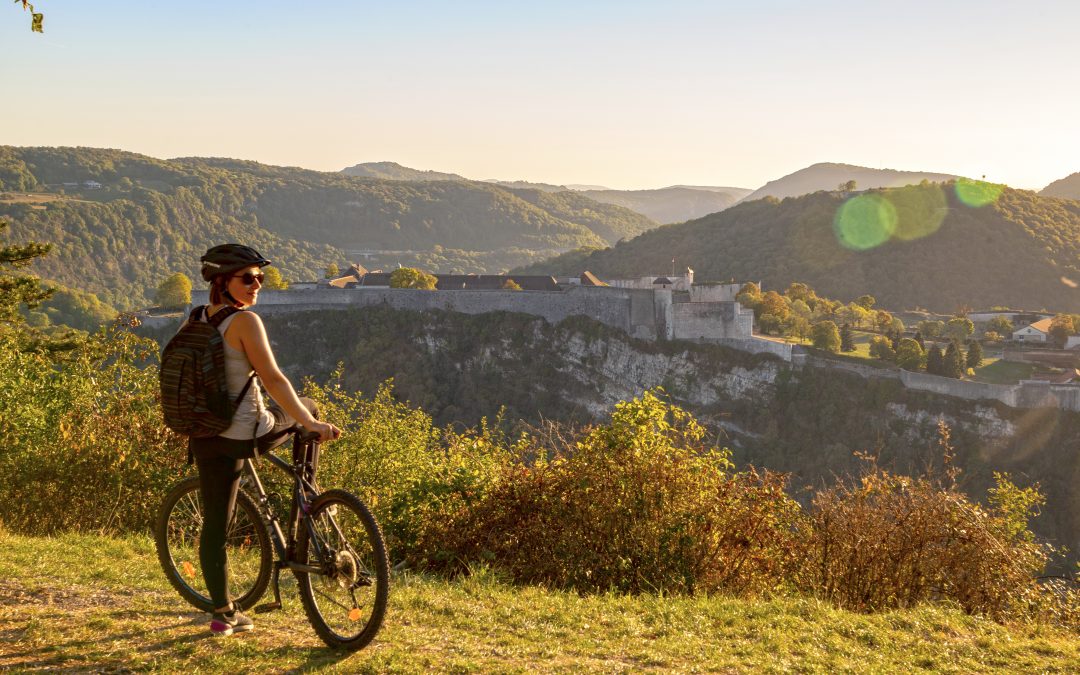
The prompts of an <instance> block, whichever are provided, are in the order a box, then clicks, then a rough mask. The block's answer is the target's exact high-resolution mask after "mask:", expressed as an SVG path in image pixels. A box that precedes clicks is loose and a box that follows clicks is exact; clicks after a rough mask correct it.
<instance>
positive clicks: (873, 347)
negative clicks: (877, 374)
mask: <svg viewBox="0 0 1080 675" xmlns="http://www.w3.org/2000/svg"><path fill="white" fill-rule="evenodd" d="M870 358H874V359H881V360H882V361H893V360H895V359H896V352H895V351H894V350H893V348H892V341H891V340H889V338H887V337H885V336H884V335H875V336H874V337H872V338H870Z"/></svg>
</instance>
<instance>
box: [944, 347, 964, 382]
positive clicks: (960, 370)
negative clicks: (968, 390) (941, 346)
mask: <svg viewBox="0 0 1080 675" xmlns="http://www.w3.org/2000/svg"><path fill="white" fill-rule="evenodd" d="M941 374H942V375H944V376H945V377H951V378H953V379H956V380H959V379H960V378H962V377H963V376H964V357H963V355H962V354H961V353H960V346H959V345H958V344H957V343H956V341H955V340H954V341H952V342H950V343H949V346H948V347H946V348H945V358H944V359H942V366H941Z"/></svg>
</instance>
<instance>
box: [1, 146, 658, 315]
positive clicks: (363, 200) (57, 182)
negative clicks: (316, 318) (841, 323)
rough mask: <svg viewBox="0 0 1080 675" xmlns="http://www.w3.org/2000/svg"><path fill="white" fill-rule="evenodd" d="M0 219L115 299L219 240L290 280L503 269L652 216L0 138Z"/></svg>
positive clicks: (579, 203) (610, 239) (503, 193)
mask: <svg viewBox="0 0 1080 675" xmlns="http://www.w3.org/2000/svg"><path fill="white" fill-rule="evenodd" d="M7 192H20V193H24V192H32V193H36V194H37V195H38V196H37V197H35V196H34V194H31V195H16V196H15V197H10V196H8V197H5V196H4V193H7ZM0 218H3V219H5V220H7V221H10V223H11V229H10V230H9V231H8V232H7V233H6V234H9V239H10V241H11V242H12V243H19V242H23V241H28V240H38V241H43V242H47V243H52V244H54V252H53V254H51V255H49V256H47V257H46V258H45V259H44V260H42V261H40V263H36V264H35V270H36V271H37V272H38V274H40V275H41V276H43V277H46V278H51V279H55V280H56V281H57V282H59V283H61V284H63V285H65V286H68V287H71V288H79V289H82V290H87V291H90V292H93V293H96V294H98V296H99V297H100V298H101V299H103V300H105V301H107V302H108V303H110V304H111V305H113V306H114V307H117V308H118V309H130V308H132V307H144V306H147V305H149V304H152V296H153V292H154V289H155V287H156V286H157V284H159V283H160V282H161V280H162V279H163V278H164V276H168V274H171V273H172V272H177V271H180V272H184V273H185V274H187V275H188V276H189V277H191V278H192V279H197V278H198V260H197V258H198V255H197V254H198V253H201V251H203V250H205V249H206V248H207V247H209V246H210V245H213V244H216V243H221V242H222V240H234V241H243V242H245V243H248V244H251V245H252V246H255V247H256V248H258V249H259V250H260V251H262V252H263V253H265V254H266V255H268V256H270V258H271V259H272V260H274V261H275V264H276V265H277V266H278V267H279V268H280V269H281V270H282V273H283V275H285V277H286V279H290V280H293V281H296V280H312V279H315V278H318V277H320V276H321V275H322V271H323V270H325V268H326V266H327V265H329V264H330V263H334V264H337V265H338V266H339V267H340V266H342V265H343V264H345V263H348V262H353V261H357V260H358V256H362V255H364V253H362V252H369V251H375V252H385V254H386V255H388V256H390V257H389V259H385V258H384V259H383V261H384V264H394V263H396V262H401V261H404V262H406V263H412V262H417V261H421V260H423V261H426V262H436V261H445V265H446V267H447V268H448V269H439V268H438V267H435V268H434V269H433V270H432V271H455V269H456V268H457V267H458V266H460V265H467V266H468V268H467V269H465V270H463V271H469V272H473V271H492V272H500V271H504V270H505V269H507V268H509V267H512V266H514V265H520V264H522V263H524V262H527V261H530V260H534V259H536V257H537V255H538V254H542V255H544V256H550V255H554V254H556V253H558V252H559V251H565V250H569V249H574V248H578V247H581V246H586V247H601V246H604V245H606V244H610V243H614V242H616V241H618V240H619V239H624V238H631V237H633V236H636V235H637V234H640V233H641V232H644V231H646V230H648V229H651V228H653V227H656V225H657V224H656V223H655V222H653V221H651V220H649V219H648V218H646V217H645V216H642V215H641V214H638V213H636V212H634V211H631V210H629V209H624V208H622V207H619V206H614V205H610V204H601V203H599V202H595V201H593V200H591V199H589V198H588V197H585V196H583V195H581V194H578V193H575V192H560V193H554V194H553V193H546V192H541V191H539V190H511V189H508V188H503V187H499V186H497V185H491V184H487V183H478V182H474V181H465V180H458V181H425V182H417V181H402V180H386V179H377V178H370V177H366V178H361V177H353V176H348V175H345V174H343V173H340V172H319V171H310V170H307V169H299V168H289V167H275V166H269V165H265V164H259V163H257V162H250V161H245V160H236V159H224V158H184V159H175V160H160V159H155V158H152V157H147V156H144V155H138V154H135V153H129V152H122V151H119V150H102V149H95V148H16V147H12V146H0ZM423 256H427V257H426V258H425V257H423ZM429 269H432V268H431V267H429Z"/></svg>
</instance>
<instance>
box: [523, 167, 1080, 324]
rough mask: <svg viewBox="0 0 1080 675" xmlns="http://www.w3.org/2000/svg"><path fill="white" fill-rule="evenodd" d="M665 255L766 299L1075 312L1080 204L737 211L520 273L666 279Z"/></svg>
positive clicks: (917, 202) (945, 193)
mask: <svg viewBox="0 0 1080 675" xmlns="http://www.w3.org/2000/svg"><path fill="white" fill-rule="evenodd" d="M971 191H984V192H985V194H987V195H989V196H993V195H994V194H997V198H996V199H994V200H993V201H992V202H990V203H987V204H985V205H983V206H971V205H969V204H968V203H966V202H965V201H964V199H962V198H961V196H963V197H964V198H966V199H968V201H969V202H970V201H972V200H971V198H970V194H969V193H970V192H971ZM958 193H959V195H960V196H958ZM976 203H977V200H976ZM673 257H674V258H675V259H676V260H677V264H678V265H679V266H680V267H683V266H690V267H692V268H693V269H694V270H695V272H696V278H697V279H698V280H700V281H705V280H712V281H727V280H732V279H733V280H736V281H750V280H753V281H759V280H760V281H761V282H763V284H764V286H765V288H767V289H783V288H785V287H787V285H788V284H790V283H792V282H795V281H799V282H804V283H808V284H810V286H812V287H813V288H815V289H817V290H818V291H819V292H821V293H822V294H824V295H826V296H828V297H832V298H837V299H840V300H845V301H847V300H850V299H852V298H855V297H857V296H859V295H862V294H863V293H869V294H871V295H873V296H874V297H875V298H877V300H878V304H879V305H880V306H884V307H887V308H889V309H895V310H902V309H910V308H915V307H922V308H925V309H930V310H934V311H938V312H952V311H955V310H956V309H957V308H958V307H962V306H970V307H991V306H1015V307H1024V308H1031V309H1039V308H1044V307H1045V308H1049V309H1052V310H1056V311H1070V312H1076V311H1078V310H1080V291H1077V290H1076V288H1075V286H1074V285H1072V284H1074V283H1075V282H1076V281H1078V280H1080V203H1076V202H1070V201H1063V200H1059V199H1048V198H1045V197H1039V196H1037V195H1035V194H1034V193H1031V192H1027V191H1021V190H1012V189H1008V188H1003V187H1001V186H989V185H986V184H972V183H965V182H961V183H945V184H925V185H914V186H908V187H904V188H893V189H884V190H874V191H870V192H867V193H863V194H861V195H854V196H852V195H845V194H839V193H835V192H818V193H815V194H810V195H805V196H802V197H795V198H788V199H785V200H783V201H778V200H776V199H763V200H757V201H748V202H743V203H741V204H738V205H737V206H735V207H732V208H730V209H727V210H726V211H722V212H720V213H717V214H713V215H710V216H706V217H705V218H700V219H698V220H694V221H691V222H688V223H683V224H680V225H666V226H663V227H660V228H657V229H655V230H652V231H650V232H647V233H645V234H643V235H641V236H639V237H637V238H636V239H633V240H631V241H628V242H623V243H621V244H618V245H616V246H614V247H612V248H608V249H604V250H600V251H593V252H571V253H567V254H564V255H563V256H561V257H558V258H555V259H553V260H550V261H547V262H545V263H539V264H536V265H533V266H530V267H527V268H523V269H522V270H519V271H520V272H529V273H541V272H542V273H557V274H574V273H580V272H581V271H582V270H583V269H588V270H589V271H591V272H593V273H595V274H597V275H599V276H600V277H601V278H636V277H639V276H641V275H643V274H649V273H661V272H663V271H664V270H668V269H671V259H672V258H673Z"/></svg>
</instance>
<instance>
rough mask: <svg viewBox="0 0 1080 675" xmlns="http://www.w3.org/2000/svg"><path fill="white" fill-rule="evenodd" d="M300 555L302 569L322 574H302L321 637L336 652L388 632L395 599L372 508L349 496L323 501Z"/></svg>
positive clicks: (308, 521)
mask: <svg viewBox="0 0 1080 675" xmlns="http://www.w3.org/2000/svg"><path fill="white" fill-rule="evenodd" d="M296 553H297V560H298V561H300V562H301V563H304V564H307V565H312V566H315V567H319V568H320V569H321V572H319V573H314V572H312V573H307V572H297V573H296V577H297V580H298V581H299V585H300V600H301V601H302V602H303V605H304V612H305V613H306V614H307V616H308V620H309V621H310V622H311V625H312V627H313V628H314V629H315V632H316V633H318V635H319V637H320V638H322V640H323V642H325V643H326V644H328V645H330V646H331V647H335V648H339V649H348V650H350V651H354V650H357V649H361V648H363V647H364V646H366V645H367V644H368V643H369V642H371V640H372V638H374V637H375V634H376V633H378V632H379V628H380V627H381V626H382V621H383V617H384V615H385V614H386V603H387V600H388V598H389V595H390V567H389V563H388V562H387V559H386V544H385V543H383V538H382V532H380V531H379V525H378V523H376V522H375V518H374V516H372V515H371V512H370V511H369V510H368V508H367V506H365V505H364V503H363V502H362V501H360V499H359V498H357V497H356V496H355V495H353V494H351V493H349V492H345V491H344V490H330V491H328V492H325V493H323V494H321V495H319V497H317V498H316V499H315V501H314V502H313V503H312V505H311V510H310V512H309V514H308V517H307V518H305V519H304V523H303V526H302V527H301V528H300V532H299V536H298V538H297V545H296Z"/></svg>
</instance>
